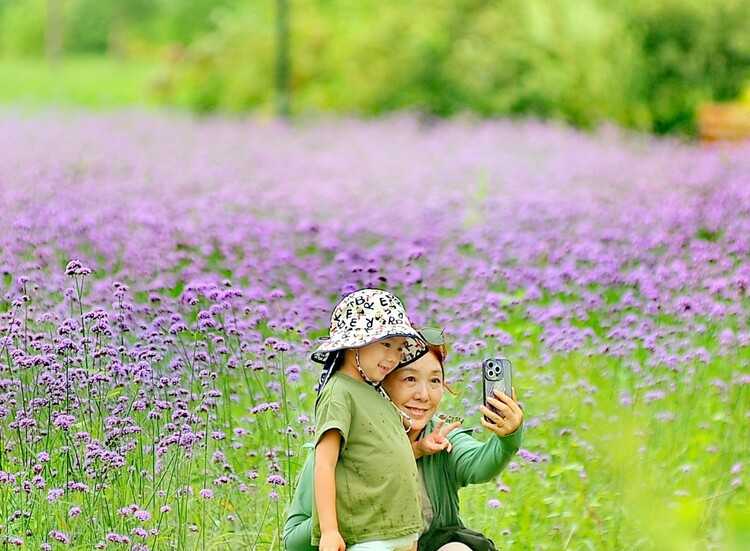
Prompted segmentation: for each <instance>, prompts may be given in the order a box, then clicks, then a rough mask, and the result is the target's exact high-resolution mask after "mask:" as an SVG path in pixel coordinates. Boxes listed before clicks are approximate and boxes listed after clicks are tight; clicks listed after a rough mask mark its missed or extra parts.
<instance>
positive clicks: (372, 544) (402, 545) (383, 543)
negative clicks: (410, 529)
mask: <svg viewBox="0 0 750 551" xmlns="http://www.w3.org/2000/svg"><path fill="white" fill-rule="evenodd" d="M418 537H419V535H418V534H414V535H413V536H404V537H402V538H395V539H390V540H379V541H368V542H365V543H356V544H354V545H350V546H347V548H346V549H347V551H417V539H418Z"/></svg>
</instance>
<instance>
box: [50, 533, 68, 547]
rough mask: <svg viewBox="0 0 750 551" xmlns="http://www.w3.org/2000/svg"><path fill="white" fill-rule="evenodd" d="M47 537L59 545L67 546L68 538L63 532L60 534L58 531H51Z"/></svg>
mask: <svg viewBox="0 0 750 551" xmlns="http://www.w3.org/2000/svg"><path fill="white" fill-rule="evenodd" d="M47 536H48V537H49V538H51V539H53V540H55V541H59V542H60V543H64V544H66V545H67V544H68V543H69V542H70V538H69V537H68V535H67V534H66V533H65V532H60V531H59V530H51V531H50V532H49V533H48V534H47Z"/></svg>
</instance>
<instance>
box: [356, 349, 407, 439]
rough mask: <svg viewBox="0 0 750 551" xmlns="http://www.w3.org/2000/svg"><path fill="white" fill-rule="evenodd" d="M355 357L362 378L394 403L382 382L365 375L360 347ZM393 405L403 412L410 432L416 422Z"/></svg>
mask: <svg viewBox="0 0 750 551" xmlns="http://www.w3.org/2000/svg"><path fill="white" fill-rule="evenodd" d="M354 359H355V360H356V362H357V371H359V374H360V375H362V378H363V379H364V380H365V381H366V382H367V384H369V385H371V386H374V387H375V388H376V389H377V390H378V392H380V394H382V395H383V396H384V397H385V399H386V400H388V401H389V402H390V403H391V404H393V400H391V397H390V396H388V393H387V392H386V391H385V390H383V387H382V386H380V383H376V382H375V381H373V380H372V379H370V378H369V377H368V376H367V375H365V372H364V371H363V370H362V365H361V364H360V363H359V348H357V349H355V350H354ZM393 407H394V408H396V411H398V412H399V413H400V414H401V417H402V418H403V419H405V420H406V424H407V425H408V427H406V432H409V431H410V430H411V428H412V426H413V425H414V423H413V422H412V420H411V417H409V416H408V415H407V414H406V413H404V412H403V411H401V410H400V409H399V407H398V406H397V405H396V404H393Z"/></svg>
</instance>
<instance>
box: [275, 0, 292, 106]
mask: <svg viewBox="0 0 750 551" xmlns="http://www.w3.org/2000/svg"><path fill="white" fill-rule="evenodd" d="M289 18H290V7H289V0H276V113H277V114H278V116H280V117H282V118H288V117H289V114H290V111H291V108H290V102H291V100H290V95H291V90H290V88H291V87H290V75H291V59H290V53H289V51H290V48H289Z"/></svg>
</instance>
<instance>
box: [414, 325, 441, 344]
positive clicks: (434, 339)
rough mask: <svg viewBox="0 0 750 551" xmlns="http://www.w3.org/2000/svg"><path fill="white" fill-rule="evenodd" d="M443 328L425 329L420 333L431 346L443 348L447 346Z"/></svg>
mask: <svg viewBox="0 0 750 551" xmlns="http://www.w3.org/2000/svg"><path fill="white" fill-rule="evenodd" d="M443 331H444V330H443V328H441V327H423V328H422V329H421V330H420V331H419V333H420V334H421V335H422V338H423V339H424V340H426V341H427V342H428V343H429V344H432V345H435V346H442V345H444V344H445V334H444V333H443Z"/></svg>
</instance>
